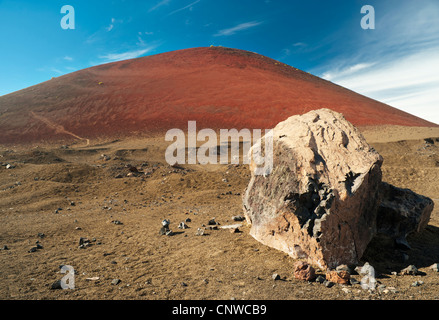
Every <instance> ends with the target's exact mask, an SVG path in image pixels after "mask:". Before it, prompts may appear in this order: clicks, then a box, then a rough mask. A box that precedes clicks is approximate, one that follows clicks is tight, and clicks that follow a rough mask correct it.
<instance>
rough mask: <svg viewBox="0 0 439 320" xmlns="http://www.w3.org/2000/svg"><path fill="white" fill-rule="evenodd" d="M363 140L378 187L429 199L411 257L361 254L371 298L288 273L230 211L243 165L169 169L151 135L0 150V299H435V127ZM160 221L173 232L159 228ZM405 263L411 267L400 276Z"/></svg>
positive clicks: (438, 280)
mask: <svg viewBox="0 0 439 320" xmlns="http://www.w3.org/2000/svg"><path fill="white" fill-rule="evenodd" d="M364 134H365V136H366V138H367V139H368V141H369V142H370V143H371V144H372V145H373V146H374V147H375V149H376V150H377V151H378V152H379V153H380V154H381V155H382V156H383V157H384V165H383V180H384V181H387V182H389V183H392V184H394V185H396V186H398V187H404V188H410V189H412V190H413V191H415V192H417V193H420V194H423V195H426V196H428V197H430V198H432V199H433V200H434V201H435V203H436V208H435V209H434V211H433V213H432V217H431V221H430V223H429V225H428V227H427V228H426V229H425V230H424V231H423V232H422V233H420V234H417V235H413V236H410V237H409V243H410V244H411V246H412V249H411V250H410V251H408V252H403V251H397V250H395V249H394V248H393V245H392V243H390V242H389V241H388V240H387V239H381V238H376V239H374V240H373V242H372V243H371V245H370V246H369V248H368V249H367V251H366V254H365V257H364V259H363V260H364V261H363V262H362V263H364V262H369V263H370V264H371V265H372V266H373V267H375V269H376V272H377V281H378V287H377V290H375V291H373V292H370V291H368V290H363V289H362V288H361V286H360V284H359V283H355V281H353V283H354V284H351V285H340V284H335V285H332V286H331V285H330V284H329V285H327V284H328V282H324V283H320V282H318V281H313V282H307V281H301V280H298V279H295V277H294V275H293V270H294V264H295V263H296V261H295V260H293V259H291V258H290V257H289V256H287V255H286V254H284V253H282V252H280V251H277V250H275V249H272V248H269V247H267V246H264V245H262V244H261V243H259V242H257V241H256V240H254V239H253V238H252V237H251V236H250V235H249V226H248V225H246V223H245V221H244V222H242V221H235V219H234V218H233V217H235V216H239V215H242V214H243V212H242V193H243V190H244V189H245V187H246V186H247V183H248V181H249V178H250V172H249V171H248V167H247V166H245V165H237V166H236V165H224V166H221V165H209V166H200V165H184V166H182V167H170V166H169V165H168V164H166V162H165V161H164V151H165V149H166V147H167V145H168V143H167V142H165V141H164V139H163V138H162V137H161V138H151V139H139V140H121V141H112V142H108V143H101V144H97V143H93V141H92V142H91V144H90V146H86V147H85V146H81V145H71V146H68V147H66V146H56V147H55V146H52V147H45V146H40V147H34V148H27V149H23V148H18V147H17V148H15V147H0V163H1V166H0V249H1V250H0V299H3V300H9V299H149V300H153V299H197V300H199V299H200V300H201V299H212V300H213V299H226V300H228V299H269V300H272V299H275V300H291V299H325V300H344V299H386V300H387V299H390V300H407V299H422V300H433V299H438V298H439V272H438V271H437V269H436V270H434V269H433V268H431V266H432V265H433V264H434V263H439V207H438V200H439V185H438V184H437V181H438V178H439V141H437V140H436V137H439V130H438V129H422V128H403V127H392V128H390V129H389V128H368V129H367V130H366V129H365V130H364ZM425 138H432V139H427V140H425ZM213 218H214V219H215V222H217V223H218V225H209V222H210V220H212V219H213ZM165 219H167V220H169V221H170V225H169V229H170V230H172V233H170V234H169V235H160V229H161V227H162V221H163V220H165ZM181 222H185V224H186V225H187V227H188V228H185V229H180V228H178V226H179V224H180V223H181ZM238 223H239V224H242V226H240V227H239V228H238V230H236V229H235V228H231V229H230V228H222V227H224V226H228V225H234V224H238ZM199 228H201V230H203V232H204V234H203V235H200V232H199ZM62 265H70V266H72V267H73V268H74V270H75V289H74V290H57V289H52V285H53V284H54V283H55V282H56V281H57V280H60V279H61V278H62V277H63V276H64V275H63V274H61V273H60V266H62ZM410 265H414V266H415V267H416V269H417V271H416V272H413V274H407V275H401V273H400V271H401V270H402V269H404V268H406V267H408V266H410ZM276 275H277V276H276ZM317 275H322V276H324V272H323V271H321V270H317ZM351 278H353V279H356V280H357V281H358V282H359V281H361V276H360V275H358V274H353V275H352V276H351ZM319 279H321V278H319Z"/></svg>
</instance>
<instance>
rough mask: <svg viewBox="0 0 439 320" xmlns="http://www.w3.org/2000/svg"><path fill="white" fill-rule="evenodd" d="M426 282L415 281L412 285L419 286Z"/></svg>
mask: <svg viewBox="0 0 439 320" xmlns="http://www.w3.org/2000/svg"><path fill="white" fill-rule="evenodd" d="M423 284H424V281H415V282H413V283H412V287H419V286H422V285H423Z"/></svg>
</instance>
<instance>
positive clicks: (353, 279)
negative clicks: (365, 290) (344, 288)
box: [349, 278, 360, 285]
mask: <svg viewBox="0 0 439 320" xmlns="http://www.w3.org/2000/svg"><path fill="white" fill-rule="evenodd" d="M349 282H350V283H351V285H355V284H360V281H358V280H357V279H355V278H350V280H349Z"/></svg>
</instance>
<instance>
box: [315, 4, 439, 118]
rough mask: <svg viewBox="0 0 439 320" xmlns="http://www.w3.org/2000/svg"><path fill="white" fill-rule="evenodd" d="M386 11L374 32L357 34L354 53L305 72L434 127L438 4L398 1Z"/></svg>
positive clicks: (438, 108)
mask: <svg viewBox="0 0 439 320" xmlns="http://www.w3.org/2000/svg"><path fill="white" fill-rule="evenodd" d="M420 1H421V0H420ZM421 3H422V4H421ZM387 11H388V14H383V13H382V14H381V15H378V16H381V18H380V20H377V23H376V30H373V31H369V33H367V32H364V33H361V34H359V36H358V39H357V41H356V45H357V51H355V46H354V50H353V51H352V52H351V53H350V55H349V54H345V52H342V53H340V55H339V56H338V57H337V58H336V59H334V60H333V61H332V62H330V64H331V67H330V68H327V69H323V70H322V69H321V68H319V70H312V71H311V72H312V73H314V74H319V75H320V77H322V78H325V79H327V80H330V81H332V82H334V83H337V84H339V85H341V86H343V87H346V88H349V89H351V90H353V91H355V92H358V93H360V94H363V95H365V96H368V97H370V98H373V99H375V100H378V101H381V102H384V103H387V104H389V105H391V106H393V107H395V108H398V109H401V110H403V111H406V112H408V113H411V114H414V115H416V116H418V117H421V118H423V119H426V120H428V121H431V122H434V123H437V124H439V54H438V52H439V38H438V37H437V34H439V23H438V21H439V3H438V2H437V1H436V2H435V1H433V0H422V1H421V2H420V3H418V2H416V3H415V2H404V3H401V5H400V6H399V7H397V8H394V7H391V8H390V9H389V10H387Z"/></svg>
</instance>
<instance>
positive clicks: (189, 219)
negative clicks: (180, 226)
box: [184, 218, 192, 223]
mask: <svg viewBox="0 0 439 320" xmlns="http://www.w3.org/2000/svg"><path fill="white" fill-rule="evenodd" d="M184 222H186V223H189V222H192V220H191V218H187V219H186V220H184Z"/></svg>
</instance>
